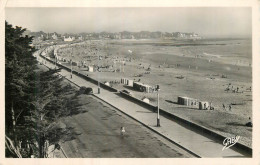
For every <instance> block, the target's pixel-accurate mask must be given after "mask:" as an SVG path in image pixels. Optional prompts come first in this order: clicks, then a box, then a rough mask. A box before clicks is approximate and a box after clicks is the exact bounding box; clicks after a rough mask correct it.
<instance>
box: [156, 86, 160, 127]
mask: <svg viewBox="0 0 260 165" xmlns="http://www.w3.org/2000/svg"><path fill="white" fill-rule="evenodd" d="M156 90H157V127H160V126H161V125H160V108H159V91H160V87H159V85H156Z"/></svg>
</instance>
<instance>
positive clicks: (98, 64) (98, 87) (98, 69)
mask: <svg viewBox="0 0 260 165" xmlns="http://www.w3.org/2000/svg"><path fill="white" fill-rule="evenodd" d="M96 54H97V55H98V49H97V48H96ZM99 58H100V57H99V56H98V70H97V71H98V72H99ZM97 81H98V94H100V83H99V73H98V78H97Z"/></svg>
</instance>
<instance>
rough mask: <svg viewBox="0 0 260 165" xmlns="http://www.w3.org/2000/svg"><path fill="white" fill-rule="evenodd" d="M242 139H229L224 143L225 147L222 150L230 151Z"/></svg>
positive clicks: (236, 137) (237, 137)
mask: <svg viewBox="0 0 260 165" xmlns="http://www.w3.org/2000/svg"><path fill="white" fill-rule="evenodd" d="M239 138H240V136H235V137H227V138H226V139H225V140H224V141H223V145H224V147H223V148H222V151H223V150H224V149H228V148H230V147H232V146H233V145H235V144H236V143H237V142H238V139H239Z"/></svg>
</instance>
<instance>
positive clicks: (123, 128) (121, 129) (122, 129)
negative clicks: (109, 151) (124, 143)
mask: <svg viewBox="0 0 260 165" xmlns="http://www.w3.org/2000/svg"><path fill="white" fill-rule="evenodd" d="M120 133H121V136H124V134H125V127H121V128H120Z"/></svg>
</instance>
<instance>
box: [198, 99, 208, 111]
mask: <svg viewBox="0 0 260 165" xmlns="http://www.w3.org/2000/svg"><path fill="white" fill-rule="evenodd" d="M199 109H200V110H207V109H209V102H207V101H200V102H199Z"/></svg>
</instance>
